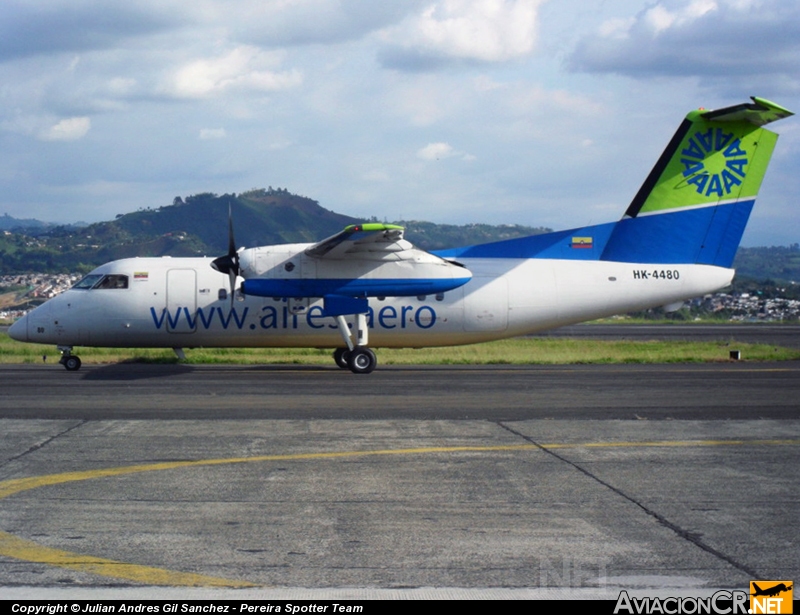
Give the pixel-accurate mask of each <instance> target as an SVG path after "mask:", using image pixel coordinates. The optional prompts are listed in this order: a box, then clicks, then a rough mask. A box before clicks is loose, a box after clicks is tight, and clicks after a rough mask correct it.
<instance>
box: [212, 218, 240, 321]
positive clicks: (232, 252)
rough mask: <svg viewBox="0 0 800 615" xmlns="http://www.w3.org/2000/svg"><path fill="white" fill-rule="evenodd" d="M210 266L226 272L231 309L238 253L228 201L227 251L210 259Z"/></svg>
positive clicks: (237, 267)
mask: <svg viewBox="0 0 800 615" xmlns="http://www.w3.org/2000/svg"><path fill="white" fill-rule="evenodd" d="M211 267H212V268H214V269H216V270H217V271H219V272H220V273H227V274H228V280H229V281H230V288H231V290H230V295H231V309H233V298H234V292H235V291H236V276H238V275H239V271H240V269H239V253H238V252H237V251H236V239H234V236H233V212H232V211H231V204H230V203H228V253H227V254H226V255H225V256H219V257H217V258H215V259H214V260H213V261H211Z"/></svg>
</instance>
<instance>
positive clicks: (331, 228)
mask: <svg viewBox="0 0 800 615" xmlns="http://www.w3.org/2000/svg"><path fill="white" fill-rule="evenodd" d="M228 206H230V207H231V210H232V212H233V219H234V226H235V231H236V241H237V244H238V245H239V246H250V247H252V246H262V245H271V244H280V243H302V242H314V241H319V240H320V239H324V238H325V237H328V236H330V235H333V234H334V233H337V232H339V231H341V230H342V229H343V228H345V227H346V226H348V225H350V224H358V223H360V222H364V220H360V219H356V218H351V217H350V216H345V215H342V214H337V213H335V212H332V211H329V210H327V209H324V208H323V207H320V205H319V203H317V202H316V201H314V200H312V199H309V198H306V197H303V196H298V195H296V194H292V193H290V192H289V191H288V190H286V189H284V188H277V189H273V188H272V187H270V188H268V189H263V188H254V189H252V190H248V191H247V192H243V193H242V194H239V195H238V196H237V195H236V194H223V195H217V194H212V193H203V194H196V195H192V196H187V197H185V198H182V197H175V198H174V199H173V201H172V204H170V205H165V206H163V207H158V208H155V209H153V208H147V209H139V210H138V211H135V212H131V213H127V214H120V215H118V216H116V218H115V219H114V220H112V221H109V222H98V223H96V224H91V225H89V226H85V227H77V226H60V227H55V228H52V229H49V230H47V231H46V232H43V231H42V230H41V228H40V227H37V228H33V229H30V230H26V231H24V232H19V231H16V230H15V231H14V232H0V271H2V272H3V273H6V274H8V273H24V272H37V273H71V272H83V273H86V272H87V271H89V270H91V269H93V268H94V267H96V266H98V265H101V264H103V263H106V262H109V261H112V260H117V259H120V258H128V257H132V256H214V255H219V254H221V253H224V252H225V251H226V250H227V242H228ZM370 221H373V222H377V221H378V220H377V219H376V218H372V219H371V220H370ZM20 222H25V221H20ZM400 224H403V225H404V226H406V237H408V238H409V240H410V241H411V242H412V243H415V244H416V245H418V246H419V247H421V248H423V249H428V250H432V249H436V248H443V247H456V246H459V245H469V244H474V243H483V242H488V241H497V240H500V239H508V238H511V237H520V236H523V235H532V234H536V233H540V232H544V231H546V230H547V229H540V228H531V227H526V226H517V225H501V226H492V225H488V224H469V225H464V226H454V225H437V224H432V223H430V222H417V221H411V222H407V223H400Z"/></svg>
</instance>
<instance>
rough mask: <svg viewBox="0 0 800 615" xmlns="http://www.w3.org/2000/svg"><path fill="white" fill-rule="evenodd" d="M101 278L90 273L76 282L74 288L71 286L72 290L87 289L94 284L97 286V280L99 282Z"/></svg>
mask: <svg viewBox="0 0 800 615" xmlns="http://www.w3.org/2000/svg"><path fill="white" fill-rule="evenodd" d="M102 277H103V276H102V275H100V274H97V273H90V274H89V275H87V276H84V277H83V279H82V280H81V281H80V282H78V283H77V284H76V285H75V286H73V287H72V288H82V289H89V288H91V287H92V286H94V285H95V284H97V280H99V279H100V278H102Z"/></svg>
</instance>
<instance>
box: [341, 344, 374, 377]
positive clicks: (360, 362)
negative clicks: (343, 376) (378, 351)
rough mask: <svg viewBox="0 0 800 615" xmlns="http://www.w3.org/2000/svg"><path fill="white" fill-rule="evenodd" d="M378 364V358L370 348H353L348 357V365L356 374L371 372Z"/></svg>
mask: <svg viewBox="0 0 800 615" xmlns="http://www.w3.org/2000/svg"><path fill="white" fill-rule="evenodd" d="M377 364H378V358H377V357H376V356H375V353H374V352H372V351H371V350H370V349H369V348H359V347H356V348H353V350H352V351H351V352H350V356H349V357H348V358H347V366H348V367H349V368H350V371H351V372H353V373H354V374H369V373H370V372H372V370H374V369H375V366H376V365H377Z"/></svg>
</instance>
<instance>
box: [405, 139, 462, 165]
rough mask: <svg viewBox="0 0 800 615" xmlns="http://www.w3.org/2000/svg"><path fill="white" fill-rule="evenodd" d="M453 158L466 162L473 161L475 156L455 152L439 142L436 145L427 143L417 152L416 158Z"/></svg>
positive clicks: (448, 145) (447, 144)
mask: <svg viewBox="0 0 800 615" xmlns="http://www.w3.org/2000/svg"><path fill="white" fill-rule="evenodd" d="M455 157H458V158H460V159H461V160H464V161H467V162H471V161H473V160H475V156H473V155H472V154H467V153H465V152H460V151H458V150H455V149H453V146H452V145H450V144H449V143H444V142H441V141H440V142H438V143H428V145H426V146H425V147H423V148H422V149H419V150H417V158H420V159H421V160H428V161H431V160H444V159H446V158H455Z"/></svg>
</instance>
